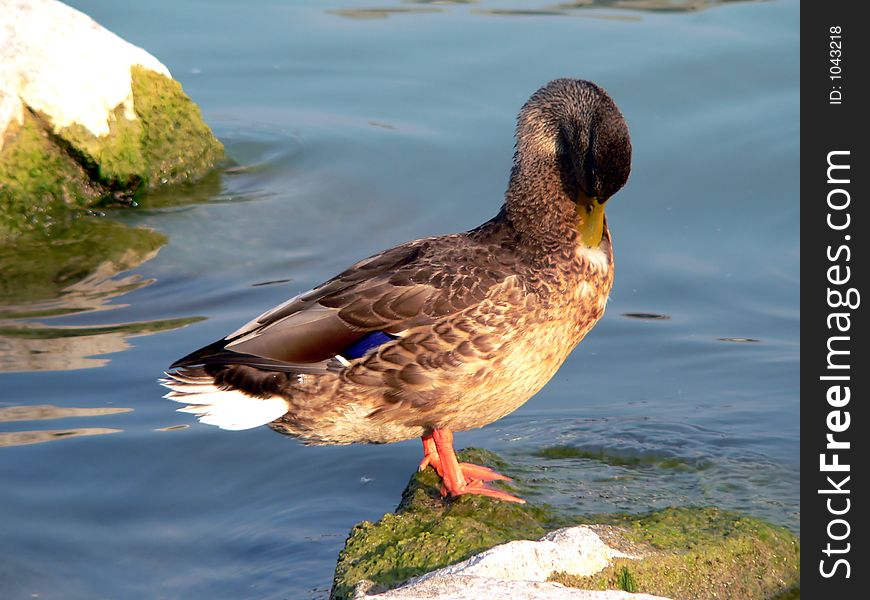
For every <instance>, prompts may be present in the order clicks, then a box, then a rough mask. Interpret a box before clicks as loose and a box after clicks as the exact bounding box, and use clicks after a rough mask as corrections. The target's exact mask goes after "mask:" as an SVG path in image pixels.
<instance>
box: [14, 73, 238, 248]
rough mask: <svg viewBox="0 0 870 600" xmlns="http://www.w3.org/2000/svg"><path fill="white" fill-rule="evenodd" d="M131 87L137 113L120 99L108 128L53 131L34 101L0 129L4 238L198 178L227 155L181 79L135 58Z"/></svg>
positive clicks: (79, 127) (48, 120)
mask: <svg viewBox="0 0 870 600" xmlns="http://www.w3.org/2000/svg"><path fill="white" fill-rule="evenodd" d="M131 87H132V92H133V107H134V111H135V113H136V117H137V118H136V119H132V120H131V119H128V118H126V117H125V115H124V107H123V106H122V105H118V106H117V107H115V109H114V110H113V111H111V113H110V114H109V134H108V135H105V136H99V137H97V136H94V135H93V134H91V133H90V132H89V131H88V130H87V129H85V128H84V127H82V126H81V125H72V126H69V127H64V128H61V129H60V130H58V131H55V130H54V128H53V127H52V126H51V125H50V119H49V118H48V117H47V116H45V115H42V114H39V113H37V112H35V111H33V110H30V109H29V108H28V107H26V108H25V111H24V115H23V121H22V123H21V124H13V125H11V126H10V127H9V129H8V131H6V132H5V133H4V132H0V135H3V136H4V144H3V147H2V150H0V240H4V239H6V240H9V239H13V238H15V237H17V236H19V235H20V234H21V233H23V232H28V231H38V230H40V229H42V228H44V227H47V226H50V225H51V223H52V222H53V221H54V220H56V219H58V218H62V217H63V216H64V215H65V214H66V212H68V209H70V208H73V209H75V208H83V207H92V206H95V205H98V204H100V203H101V202H106V201H112V200H118V199H123V198H133V197H135V196H137V195H138V194H140V193H141V192H143V191H147V190H154V189H158V188H160V187H162V186H166V185H174V184H180V183H190V182H194V181H197V180H199V179H202V178H203V177H204V176H205V175H206V174H207V173H209V172H210V171H211V170H212V169H213V168H214V167H215V166H216V165H217V164H218V163H219V162H220V161H221V160H222V159H223V158H224V156H225V155H224V148H223V145H222V144H221V143H220V142H219V141H218V140H217V139H216V138H215V137H214V135H213V134H212V132H211V130H210V129H209V128H208V126H207V125H206V124H205V123H204V122H203V120H202V115H201V114H200V111H199V108H198V107H197V106H196V104H194V103H193V102H192V101H191V100H190V98H188V97H187V96H186V95H185V93H184V91H183V90H182V88H181V85H180V84H179V83H178V82H177V81H174V80H172V79H170V78H168V77H165V76H164V75H161V74H160V73H156V72H154V71H151V70H149V69H146V68H144V67H141V66H138V65H134V66H133V67H132V68H131Z"/></svg>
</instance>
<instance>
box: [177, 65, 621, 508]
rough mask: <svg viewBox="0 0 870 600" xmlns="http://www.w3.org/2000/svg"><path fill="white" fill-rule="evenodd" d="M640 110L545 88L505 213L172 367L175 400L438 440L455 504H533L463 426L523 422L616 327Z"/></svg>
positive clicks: (429, 442)
mask: <svg viewBox="0 0 870 600" xmlns="http://www.w3.org/2000/svg"><path fill="white" fill-rule="evenodd" d="M630 171H631V141H630V137H629V132H628V126H627V124H626V121H625V118H624V116H623V114H622V113H621V112H620V110H619V108H618V107H617V106H616V103H615V102H614V101H613V99H612V98H611V97H610V96H609V95H608V93H607V92H606V91H605V90H604V89H602V88H601V87H599V86H598V85H596V84H595V83H592V82H590V81H586V80H583V79H572V78H563V79H556V80H554V81H551V82H549V83H547V84H546V85H544V86H543V87H541V88H540V89H539V90H537V91H536V92H535V93H534V94H532V96H531V97H530V98H529V100H528V101H527V102H526V103H525V104H524V105H523V107H522V109H521V110H520V113H519V116H518V118H517V124H516V145H515V153H514V157H513V166H512V168H511V171H510V177H509V181H508V186H507V191H506V193H505V198H504V203H503V205H502V206H501V209H500V211H499V212H498V214H497V215H496V216H495V217H493V218H492V219H490V220H489V221H487V222H485V223H483V224H482V225H480V226H479V227H476V228H474V229H471V230H470V231H467V232H464V233H456V234H451V235H443V236H437V237H427V238H422V239H418V240H414V241H410V242H407V243H404V244H401V245H399V246H396V247H394V248H391V249H389V250H385V251H383V252H380V253H378V254H375V255H374V256H370V257H368V258H365V259H363V260H360V261H359V262H357V263H356V264H354V265H352V266H351V267H349V268H348V269H346V270H345V271H343V272H341V273H339V274H338V275H336V276H335V277H333V278H331V279H329V280H327V281H326V282H324V283H322V284H321V285H318V286H317V287H315V288H314V289H312V290H310V291H306V292H304V293H301V294H298V295H297V296H294V297H293V298H290V299H289V300H287V301H286V302H284V303H283V304H280V305H279V306H277V307H275V308H272V309H271V310H268V311H266V312H265V313H263V314H261V315H260V316H258V317H256V318H254V319H253V320H251V321H250V322H248V323H246V324H245V325H243V326H241V327H240V328H238V329H237V330H235V331H233V332H232V333H230V334H229V335H227V336H226V337H224V338H222V339H220V340H218V341H216V342H214V343H212V344H209V345H207V346H205V347H203V348H200V349H199V350H196V351H194V352H192V353H190V354H188V355H186V356H184V357H183V358H180V359H179V360H177V361H175V362H174V363H172V365H171V366H170V367H169V369H168V370H167V371H166V372H165V377H164V378H163V379H162V380H161V383H162V384H163V385H164V386H166V387H167V388H169V393H167V394H166V396H165V397H166V398H168V399H171V400H174V401H176V402H180V403H183V404H185V406H184V407H182V408H180V409H178V410H180V411H181V412H184V413H191V414H193V415H196V416H197V417H198V419H199V421H201V422H202V423H206V424H210V425H215V426H217V427H220V428H222V429H227V430H242V429H249V428H253V427H258V426H262V425H267V426H268V427H270V428H271V429H273V430H275V431H277V432H279V433H282V434H286V435H289V436H292V437H295V438H297V439H298V440H300V441H301V442H302V443H303V444H313V445H319V444H362V443H367V444H384V443H392V442H399V441H403V440H409V439H414V438H420V439H421V440H422V442H423V459H422V461H421V463H420V467H419V468H420V470H421V471H422V470H424V469H426V468H433V469H435V471H436V472H437V473H438V475H439V477H440V478H441V481H442V486H441V496H442V497H444V498H448V499H452V498H458V497H460V496H463V495H466V494H479V495H483V496H488V497H491V498H495V499H498V500H502V501H507V502H520V503H522V502H524V500H523V499H521V498H519V497H517V496H514V495H512V494H510V493H508V492H507V491H505V490H503V489H499V488H497V487H494V486H492V485H491V482H493V481H510V478H508V477H506V476H505V475H502V474H500V473H498V472H496V471H494V470H492V469H490V468H488V467H485V466H481V465H475V464H471V463H463V462H459V460H458V459H457V456H456V453H455V450H454V448H453V434H454V433H455V432H459V431H467V430H471V429H475V428H479V427H483V426H484V425H487V424H489V423H492V422H494V421H496V420H498V419H500V418H502V417H504V416H505V415H507V414H509V413H511V412H513V411H514V410H516V409H517V408H519V407H520V406H522V405H523V404H524V403H525V402H526V401H528V400H529V399H530V398H531V397H532V396H534V395H535V394H536V393H537V392H538V391H539V390H540V389H541V388H542V387H543V386H544V385H545V384H546V383H547V382H548V381H549V380H550V378H551V377H553V375H554V374H555V373H556V371H557V369H558V368H559V367H560V365H561V364H562V363H563V362H564V361H565V359H566V358H567V357H568V355H569V354H570V353H571V351H572V350H573V349H574V348H575V346H577V344H578V343H579V342H580V341H581V340H582V339H583V338H584V337H585V336H586V334H587V333H588V332H589V331H590V330H591V329H592V327H593V326H594V325H595V324H596V323H597V322H598V321H599V319H601V317H602V315H603V314H604V310H605V306H606V304H607V300H608V297H609V295H610V291H611V288H612V285H613V245H612V241H611V235H610V230H609V227H608V223H607V219H606V217H605V211H604V209H605V206H606V203H607V201H608V200H609V199H610V198H611V197H612V196H613V195H614V194H616V192H618V191H619V190H620V189H621V188H622V187H623V186H624V185H625V183H626V181H627V180H628V176H629V173H630Z"/></svg>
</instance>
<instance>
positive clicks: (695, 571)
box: [551, 507, 800, 600]
mask: <svg viewBox="0 0 870 600" xmlns="http://www.w3.org/2000/svg"><path fill="white" fill-rule="evenodd" d="M604 520H607V521H609V522H610V523H611V524H615V525H619V526H620V527H621V528H623V531H624V536H625V537H626V538H627V539H628V540H630V541H634V542H643V543H645V544H647V545H648V546H649V548H650V550H651V551H650V552H649V553H648V554H646V556H644V557H643V558H641V559H639V560H629V559H617V560H615V561H614V563H613V565H611V566H610V567H608V568H606V569H604V570H603V571H601V572H600V573H597V574H596V575H592V576H589V577H578V576H575V575H570V574H566V573H556V574H554V575H553V576H552V577H551V580H552V581H557V582H559V583H561V584H563V585H567V586H571V587H577V588H583V589H598V590H606V589H617V590H618V589H623V590H627V587H626V584H627V582H630V585H631V587H632V589H631V590H628V591H637V592H643V593H647V594H653V595H659V596H666V597H669V598H674V599H675V600H683V599H687V600H688V599H694V598H745V599H747V600H752V599H761V598H774V597H780V596H778V595H781V594H788V593H790V590H793V589H794V588H795V586H797V585H799V582H800V540H799V539H798V538H797V537H796V536H795V535H794V534H793V533H791V532H790V531H788V530H787V529H785V528H784V527H779V526H776V525H771V524H769V523H765V522H764V521H761V520H759V519H754V518H751V517H747V516H744V515H738V514H735V513H732V512H728V511H723V510H720V509H718V508H715V507H703V508H668V509H665V510H661V511H656V512H653V513H649V514H647V515H642V516H631V515H621V516H612V517H609V518H605V519H604ZM781 597H788V596H787V595H784V596H781Z"/></svg>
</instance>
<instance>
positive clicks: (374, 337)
mask: <svg viewBox="0 0 870 600" xmlns="http://www.w3.org/2000/svg"><path fill="white" fill-rule="evenodd" d="M394 339H396V336H395V335H391V334H389V333H384V332H383V331H373V332H372V333H367V334H366V335H364V336H363V337H361V338H360V339H358V340H357V341H355V342H354V343H353V344H351V345H350V346H348V347H347V348H345V349H344V351H343V352H342V353H341V355H342V356H344V357H345V358H360V357H361V356H363V355H364V354H366V353H367V352H368V351H369V350H371V349H372V348H377V347H378V346H380V345H381V344H386V343H387V342H391V341H393V340H394Z"/></svg>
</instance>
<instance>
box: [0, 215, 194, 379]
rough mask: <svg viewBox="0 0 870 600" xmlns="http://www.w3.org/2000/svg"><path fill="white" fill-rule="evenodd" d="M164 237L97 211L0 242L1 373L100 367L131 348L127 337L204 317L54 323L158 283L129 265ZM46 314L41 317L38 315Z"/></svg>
mask: <svg viewBox="0 0 870 600" xmlns="http://www.w3.org/2000/svg"><path fill="white" fill-rule="evenodd" d="M166 241H167V240H166V237H165V236H164V235H162V234H160V233H157V232H155V231H153V230H151V229H146V228H142V227H128V226H126V225H123V224H121V223H118V222H115V221H111V220H109V219H106V218H103V217H97V216H93V215H73V216H71V217H70V218H69V220H68V221H67V222H65V223H58V224H55V225H54V226H53V227H51V228H50V229H49V230H48V231H47V232H39V233H37V234H35V235H33V236H28V237H24V238H21V239H18V240H16V241H15V243H14V244H7V245H3V246H0V274H2V276H0V371H62V370H70V369H84V368H91V367H100V366H103V365H105V364H106V363H107V362H108V359H102V358H94V357H99V356H101V355H105V354H111V353H113V352H120V351H122V350H126V349H127V348H129V344H128V343H127V338H128V337H129V336H131V335H145V334H150V333H156V332H159V331H169V330H172V329H177V328H179V327H183V326H184V325H188V324H190V323H194V322H196V321H199V320H201V318H200V317H185V318H173V319H164V320H159V321H139V322H129V323H114V324H107V325H98V326H93V325H87V326H81V325H64V326H60V327H51V326H49V325H46V324H45V323H44V322H43V320H45V319H51V318H53V317H61V316H67V315H75V314H83V313H89V312H95V311H103V310H110V309H115V308H120V307H122V306H124V305H123V304H119V303H117V302H115V303H112V304H110V303H109V302H110V301H112V300H116V299H117V298H119V297H120V296H123V295H124V294H127V293H129V292H131V291H133V290H138V289H140V288H143V287H145V286H148V285H150V284H151V283H153V282H154V280H153V279H143V278H141V277H139V276H138V275H123V274H122V273H123V272H124V271H126V270H128V269H131V268H133V267H136V266H138V265H140V264H142V263H144V262H147V261H149V260H151V259H152V258H154V257H155V256H156V255H157V253H158V251H159V250H160V247H161V246H163V245H164V244H165V243H166ZM36 319H41V320H36Z"/></svg>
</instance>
